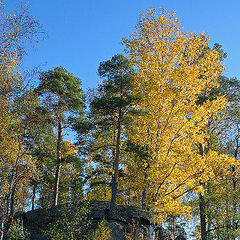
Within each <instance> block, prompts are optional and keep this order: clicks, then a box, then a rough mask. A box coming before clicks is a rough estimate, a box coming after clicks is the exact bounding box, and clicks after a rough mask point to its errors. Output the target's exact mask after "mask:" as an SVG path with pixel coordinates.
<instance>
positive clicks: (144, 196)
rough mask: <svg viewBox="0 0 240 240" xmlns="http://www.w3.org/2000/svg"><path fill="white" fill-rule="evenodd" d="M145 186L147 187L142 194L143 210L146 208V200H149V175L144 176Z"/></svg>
mask: <svg viewBox="0 0 240 240" xmlns="http://www.w3.org/2000/svg"><path fill="white" fill-rule="evenodd" d="M144 184H145V187H144V189H143V192H142V209H145V208H146V199H147V173H145V174H144Z"/></svg>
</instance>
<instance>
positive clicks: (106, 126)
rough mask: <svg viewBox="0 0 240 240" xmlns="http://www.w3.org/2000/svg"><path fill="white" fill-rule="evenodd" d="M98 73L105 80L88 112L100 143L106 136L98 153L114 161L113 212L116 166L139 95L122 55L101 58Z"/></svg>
mask: <svg viewBox="0 0 240 240" xmlns="http://www.w3.org/2000/svg"><path fill="white" fill-rule="evenodd" d="M98 73H99V76H100V77H101V78H104V81H103V82H102V83H101V84H99V87H98V89H97V93H96V94H95V95H94V97H93V100H92V101H91V114H92V115H93V116H95V119H96V124H97V125H96V127H97V128H96V131H95V134H98V135H99V136H100V138H102V139H103V141H102V143H104V142H105V141H104V139H105V137H107V138H108V141H107V142H105V146H104V145H103V146H99V151H98V153H99V155H98V157H100V158H102V157H104V156H103V155H102V154H105V153H106V155H108V156H110V158H111V159H109V160H110V162H109V164H110V165H111V164H112V165H113V173H112V180H111V187H112V188H111V204H110V215H112V216H113V215H114V214H115V208H116V200H117V192H118V183H119V166H120V163H121V164H124V163H123V155H124V154H123V151H122V146H123V142H124V140H125V139H124V138H125V137H124V136H126V128H127V127H128V125H129V124H130V122H131V118H132V116H133V115H135V114H137V112H138V111H137V110H136V109H135V108H134V107H133V104H134V103H135V102H136V101H138V100H139V97H138V96H137V95H134V94H133V93H132V91H133V86H132V80H133V76H134V70H133V68H132V66H131V64H130V62H129V61H128V59H127V58H126V57H124V55H115V56H113V57H112V59H111V60H108V61H106V62H102V63H101V64H100V66H99V69H98ZM100 132H101V133H100ZM99 133H100V134H99ZM100 145H101V144H100ZM102 150H103V152H101V151H102ZM95 153H96V152H95ZM104 159H107V158H104Z"/></svg>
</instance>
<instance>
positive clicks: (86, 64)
mask: <svg viewBox="0 0 240 240" xmlns="http://www.w3.org/2000/svg"><path fill="white" fill-rule="evenodd" d="M5 2H6V4H7V5H8V8H16V6H17V5H18V4H19V2H20V0H5ZM29 5H30V6H31V7H30V12H31V14H32V15H33V16H34V17H36V18H38V19H39V20H40V22H41V24H42V25H43V26H44V28H45V29H46V31H47V34H48V36H47V38H46V39H45V40H44V41H42V42H40V44H39V46H38V47H37V48H34V49H31V50H30V51H29V56H28V57H26V58H25V64H26V66H38V65H42V69H43V70H49V69H50V68H52V67H55V66H59V65H62V66H64V67H65V68H67V70H69V71H70V72H72V73H73V74H74V75H75V76H78V77H80V78H81V80H82V82H83V88H84V89H86V88H88V87H95V86H96V84H97V81H98V80H99V79H98V76H97V73H96V72H97V68H98V66H99V63H100V62H101V61H105V60H108V59H110V58H111V57H112V56H113V55H114V54H117V53H122V52H123V46H122V45H121V39H122V37H124V36H128V35H129V34H131V33H132V32H133V30H134V26H135V24H136V22H137V19H138V16H139V13H140V12H141V11H143V10H146V9H147V8H150V7H164V8H166V9H168V10H176V12H177V17H178V18H179V20H180V21H181V23H182V25H183V27H184V29H185V30H188V31H192V32H206V33H207V34H208V35H209V36H210V38H211V44H213V43H215V42H218V43H220V44H221V45H223V48H224V50H225V51H226V52H227V53H228V58H227V60H226V61H225V66H226V72H225V75H227V76H229V77H234V76H236V77H238V78H239V79H240V68H239V66H240V61H239V57H240V50H239V42H240V40H239V39H240V1H238V0H228V1H226V0H218V1H217V0H208V1H207V0H199V1H198V0H161V1H159V0H158V1H157V0H29Z"/></svg>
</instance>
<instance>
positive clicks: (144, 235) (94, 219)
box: [16, 201, 185, 240]
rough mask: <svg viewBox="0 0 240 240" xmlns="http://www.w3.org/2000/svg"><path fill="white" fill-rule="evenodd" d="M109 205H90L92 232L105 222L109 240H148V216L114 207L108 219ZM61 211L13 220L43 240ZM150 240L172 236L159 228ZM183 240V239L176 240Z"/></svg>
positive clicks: (34, 213)
mask: <svg viewBox="0 0 240 240" xmlns="http://www.w3.org/2000/svg"><path fill="white" fill-rule="evenodd" d="M109 207H110V204H109V202H106V201H97V202H92V203H91V204H90V209H91V210H90V212H89V219H90V221H91V229H92V231H95V230H96V229H97V226H98V223H99V222H100V221H101V220H102V219H105V221H106V224H107V226H108V227H109V228H110V229H111V240H125V239H126V234H128V235H129V236H131V238H132V239H137V240H145V239H149V229H150V222H149V215H148V214H147V213H146V212H144V211H143V210H142V209H140V208H137V207H134V206H117V209H116V214H115V216H114V217H113V218H110V217H109ZM63 209H64V208H63V207H61V206H58V207H56V208H51V209H48V210H43V209H37V210H34V211H29V212H27V213H19V214H18V215H17V216H16V217H17V218H22V220H23V223H24V226H25V228H26V229H27V231H28V232H29V233H30V234H31V239H33V240H46V236H44V234H43V231H44V230H46V229H47V228H48V225H49V224H50V223H54V222H55V221H56V219H57V218H59V217H60V216H61V211H63ZM154 229H155V232H154V234H153V238H151V239H153V240H172V239H173V238H172V237H171V233H170V232H169V231H168V230H165V229H163V228H162V227H155V228H154ZM179 239H182V240H184V239H185V238H179Z"/></svg>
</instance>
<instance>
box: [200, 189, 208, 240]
mask: <svg viewBox="0 0 240 240" xmlns="http://www.w3.org/2000/svg"><path fill="white" fill-rule="evenodd" d="M199 209H200V223H201V240H207V223H206V203H205V199H204V196H203V195H202V194H201V193H200V194H199Z"/></svg>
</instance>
